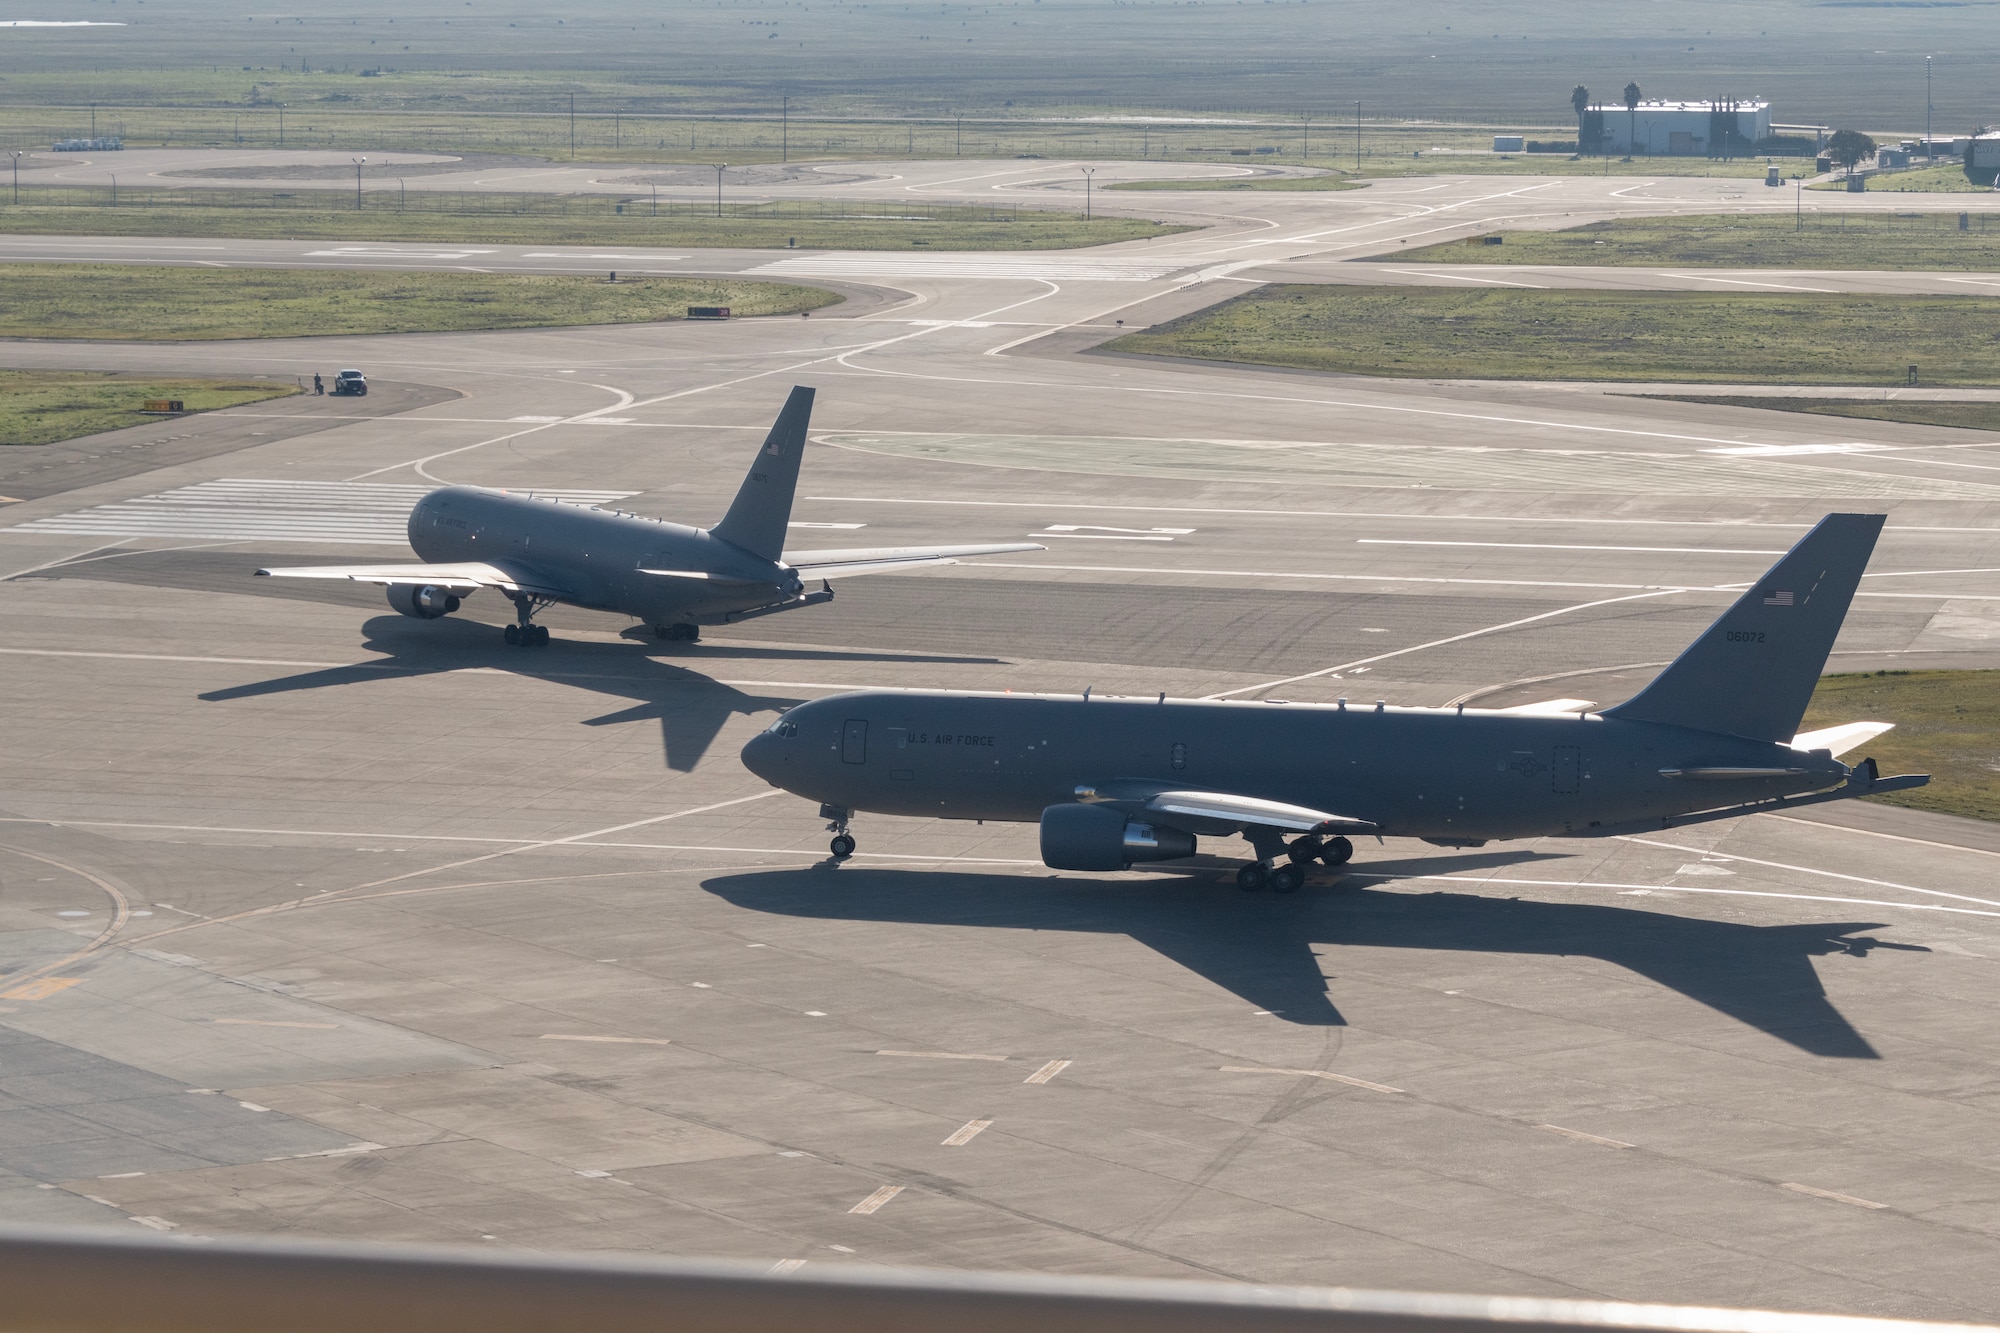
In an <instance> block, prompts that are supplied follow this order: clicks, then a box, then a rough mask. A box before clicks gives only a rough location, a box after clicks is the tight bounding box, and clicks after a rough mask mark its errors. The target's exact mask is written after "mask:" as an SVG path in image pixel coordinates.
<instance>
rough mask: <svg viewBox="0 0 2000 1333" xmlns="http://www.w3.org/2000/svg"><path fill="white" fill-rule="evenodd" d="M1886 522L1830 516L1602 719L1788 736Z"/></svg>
mask: <svg viewBox="0 0 2000 1333" xmlns="http://www.w3.org/2000/svg"><path fill="white" fill-rule="evenodd" d="M1884 521H1885V519H1884V516H1883V515H1881V514H1828V515H1827V516H1826V517H1825V518H1823V519H1821V520H1820V521H1819V523H1818V524H1817V525H1816V526H1815V527H1814V528H1813V530H1812V531H1811V532H1808V533H1807V534H1806V535H1805V536H1803V537H1801V538H1800V539H1799V543H1798V545H1796V546H1794V547H1793V548H1792V549H1791V550H1790V551H1788V552H1786V553H1785V556H1784V558H1783V559H1781V560H1779V561H1778V563H1777V564H1775V565H1773V566H1771V568H1770V571H1769V572H1768V573H1766V574H1765V575H1764V576H1763V577H1762V578H1760V579H1758V580H1757V581H1756V582H1755V583H1754V584H1752V585H1751V586H1750V589H1749V591H1747V592H1745V593H1744V594H1743V595H1742V596H1741V597H1739V598H1737V599H1736V604H1735V605H1734V606H1732V607H1730V608H1729V609H1728V610H1727V611H1725V612H1723V613H1722V615H1721V617H1720V618H1718V619H1717V620H1716V622H1715V623H1714V624H1712V625H1710V626H1709V627H1708V629H1707V631H1706V632H1705V633H1703V634H1702V636H1701V637H1700V638H1698V639H1696V640H1695V641H1694V642H1693V643H1692V644H1690V645H1688V647H1687V650H1686V651H1685V652H1683V653H1682V654H1681V655H1680V656H1679V657H1677V658H1675V659H1674V661H1673V664H1672V665H1671V666H1669V667H1668V668H1667V669H1666V670H1665V671H1662V672H1661V673H1660V674H1659V675H1658V676H1656V677H1654V679H1653V683H1652V684H1650V685H1648V686H1647V687H1646V688H1645V689H1643V690H1641V691H1639V693H1638V694H1636V695H1634V696H1633V697H1632V698H1630V699H1628V700H1626V701H1625V702H1624V703H1622V704H1619V705H1618V706H1617V707H1616V708H1607V709H1605V710H1604V716H1605V717H1616V718H1627V719H1630V720H1633V721H1637V722H1659V723H1664V724H1665V725H1667V726H1673V727H1687V728H1689V729H1691V730H1694V731H1712V732H1719V733H1721V734H1723V735H1727V736H1747V737H1749V738H1751V739H1752V740H1760V741H1776V742H1778V743H1779V744H1780V745H1783V744H1786V743H1787V742H1789V741H1790V740H1791V739H1792V737H1793V735H1794V734H1795V733H1796V732H1797V731H1798V729H1799V719H1801V718H1802V717H1804V716H1805V711H1806V703H1807V702H1808V701H1809V700H1810V699H1811V698H1812V693H1813V687H1814V686H1816V685H1817V684H1818V683H1819V673H1820V672H1821V671H1823V670H1825V669H1826V658H1827V654H1828V653H1830V652H1831V651H1833V640H1834V636H1836V635H1837V634H1839V633H1840V625H1841V622H1842V621H1843V620H1845V619H1846V618H1847V608H1848V605H1849V603H1851V602H1852V601H1853V599H1854V590H1855V588H1856V587H1858V586H1859V585H1860V582H1861V572H1862V570H1864V569H1866V568H1867V566H1868V557H1869V555H1870V554H1871V553H1872V552H1873V551H1874V549H1875V539H1876V537H1877V536H1879V535H1880V534H1881V531H1882V524H1883V522H1884Z"/></svg>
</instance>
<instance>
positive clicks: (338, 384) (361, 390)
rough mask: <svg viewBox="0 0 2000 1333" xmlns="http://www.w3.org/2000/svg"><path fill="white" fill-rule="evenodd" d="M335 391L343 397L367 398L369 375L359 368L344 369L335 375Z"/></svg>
mask: <svg viewBox="0 0 2000 1333" xmlns="http://www.w3.org/2000/svg"><path fill="white" fill-rule="evenodd" d="M333 391H334V393H335V394H336V395H339V396H341V397H353V398H366V397H367V396H368V377H367V376H365V375H363V374H362V373H361V372H360V371H358V370H343V371H341V372H340V373H339V374H338V375H335V376H334V377H333Z"/></svg>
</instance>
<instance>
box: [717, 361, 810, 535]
mask: <svg viewBox="0 0 2000 1333" xmlns="http://www.w3.org/2000/svg"><path fill="white" fill-rule="evenodd" d="M812 408H813V391H812V390H811V389H809V388H807V387H806V386H804V385H803V384H801V385H798V386H796V387H794V388H793V389H792V396H791V397H790V398H787V399H786V400H785V410H784V411H782V412H780V413H778V420H777V422H776V423H775V424H773V425H772V427H771V433H770V434H769V435H766V436H765V437H764V447H763V448H761V449H759V450H758V451H757V457H756V459H755V460H753V461H752V462H751V464H750V471H749V473H748V475H746V476H745V477H744V478H743V485H742V486H741V487H739V488H738V489H737V492H736V499H735V501H734V502H733V503H732V504H731V505H730V506H729V512H728V513H727V514H724V515H723V516H722V521H721V522H720V523H718V524H716V525H715V527H714V528H712V529H711V531H712V532H713V533H714V534H715V535H716V536H717V537H720V538H721V539H722V540H723V541H726V542H728V543H729V544H730V545H731V546H738V547H741V548H742V549H744V550H746V551H748V552H750V554H752V555H754V556H758V557H761V558H762V559H765V560H776V559H778V558H779V557H780V556H782V555H783V554H784V550H785V524H786V523H788V522H789V521H790V520H791V517H792V495H793V493H794V492H795V491H797V489H798V484H799V460H800V459H801V458H803V457H804V456H805V450H806V426H807V425H808V424H809V423H810V422H811V420H812Z"/></svg>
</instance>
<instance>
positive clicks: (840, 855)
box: [827, 833, 854, 861]
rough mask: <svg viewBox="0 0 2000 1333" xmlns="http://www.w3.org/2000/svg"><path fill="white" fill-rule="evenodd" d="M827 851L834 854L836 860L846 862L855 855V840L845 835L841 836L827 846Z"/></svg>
mask: <svg viewBox="0 0 2000 1333" xmlns="http://www.w3.org/2000/svg"><path fill="white" fill-rule="evenodd" d="M827 850H829V851H831V852H832V853H833V855H834V859H835V860H839V861H845V860H846V859H847V858H848V857H850V856H852V855H854V839H853V838H851V837H849V836H848V835H847V834H845V833H842V834H839V835H838V836H836V837H835V838H834V840H833V841H832V842H830V843H828V844H827Z"/></svg>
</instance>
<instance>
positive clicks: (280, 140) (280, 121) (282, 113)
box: [278, 102, 285, 148]
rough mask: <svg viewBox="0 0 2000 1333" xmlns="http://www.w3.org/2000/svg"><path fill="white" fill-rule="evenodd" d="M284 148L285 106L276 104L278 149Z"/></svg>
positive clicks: (281, 103)
mask: <svg viewBox="0 0 2000 1333" xmlns="http://www.w3.org/2000/svg"><path fill="white" fill-rule="evenodd" d="M284 146H285V104H284V103H283V102H280V103H278V147H280V148H283V147H284Z"/></svg>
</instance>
